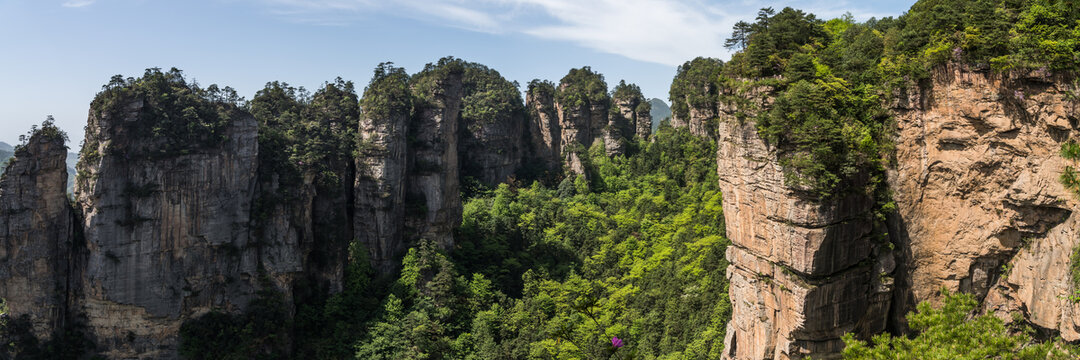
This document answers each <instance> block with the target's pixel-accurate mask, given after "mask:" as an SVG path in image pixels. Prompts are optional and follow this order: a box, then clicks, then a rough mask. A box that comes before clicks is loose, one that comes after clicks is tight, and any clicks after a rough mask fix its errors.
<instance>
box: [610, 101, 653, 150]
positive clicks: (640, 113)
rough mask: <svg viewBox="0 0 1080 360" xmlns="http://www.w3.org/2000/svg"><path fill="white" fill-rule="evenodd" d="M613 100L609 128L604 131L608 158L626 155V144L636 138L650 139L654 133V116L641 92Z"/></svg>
mask: <svg viewBox="0 0 1080 360" xmlns="http://www.w3.org/2000/svg"><path fill="white" fill-rule="evenodd" d="M618 95H620V94H616V97H615V98H613V99H612V109H611V111H610V115H609V117H608V126H607V128H605V129H604V131H605V133H604V147H605V149H606V150H607V154H608V156H614V155H622V154H625V153H626V143H627V141H630V140H631V139H633V138H634V137H635V136H637V137H640V138H642V139H648V138H649V134H651V133H652V115H650V114H649V108H648V107H649V105H648V102H647V101H646V100H645V97H643V96H641V93H640V92H637V93H635V94H632V95H630V96H626V97H622V98H620V97H618Z"/></svg>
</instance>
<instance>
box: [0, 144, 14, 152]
mask: <svg viewBox="0 0 1080 360" xmlns="http://www.w3.org/2000/svg"><path fill="white" fill-rule="evenodd" d="M0 151H7V152H15V147H14V146H11V144H8V143H6V142H3V141H0Z"/></svg>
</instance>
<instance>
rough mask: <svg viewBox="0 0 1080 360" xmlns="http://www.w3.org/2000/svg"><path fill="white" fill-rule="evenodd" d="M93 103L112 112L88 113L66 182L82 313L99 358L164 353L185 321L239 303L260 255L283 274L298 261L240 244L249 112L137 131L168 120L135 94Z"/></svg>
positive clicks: (170, 352) (250, 160) (247, 295)
mask: <svg viewBox="0 0 1080 360" xmlns="http://www.w3.org/2000/svg"><path fill="white" fill-rule="evenodd" d="M107 91H108V90H107ZM116 91H119V90H116ZM96 101H99V100H96ZM100 101H113V102H116V103H114V104H112V105H113V108H112V109H115V111H106V110H100V109H96V110H98V111H95V110H91V114H90V119H89V124H88V125H87V133H86V140H85V145H84V146H85V148H84V150H83V154H84V155H83V159H82V160H81V162H80V164H79V166H78V170H79V171H80V173H81V175H82V176H80V178H79V181H78V183H77V184H76V187H75V196H76V199H77V201H78V203H79V206H80V210H81V211H82V214H83V221H82V224H80V225H81V226H82V227H83V229H84V234H85V237H86V245H85V246H86V247H87V251H88V256H89V257H88V259H86V268H85V269H84V270H83V274H82V279H81V287H82V291H83V292H84V293H85V294H84V295H83V296H82V298H81V301H80V305H81V312H82V313H84V314H86V316H87V318H88V319H89V323H88V331H89V332H90V334H91V335H92V336H93V337H94V338H95V339H96V340H97V342H98V345H99V346H101V347H102V348H104V349H107V351H106V352H105V353H104V354H103V355H105V356H108V357H110V358H146V357H152V358H166V359H167V358H175V357H176V356H177V352H176V350H177V345H178V340H179V339H178V338H179V335H178V329H179V327H180V325H181V323H182V322H183V321H184V320H185V319H187V318H191V317H195V316H198V315H201V314H203V313H205V312H207V311H210V310H211V309H223V310H226V311H239V310H241V309H242V308H243V307H245V306H246V305H247V303H248V301H249V300H250V299H251V298H252V296H253V294H254V293H255V291H256V289H257V285H256V278H257V277H258V273H259V271H260V263H263V262H277V263H282V264H289V265H283V267H284V268H285V269H286V270H290V271H291V270H299V269H298V268H296V267H298V266H299V261H298V259H295V258H292V257H291V256H289V255H290V253H288V252H286V253H285V254H284V255H286V257H285V258H263V257H260V256H261V254H260V251H259V250H260V247H259V246H255V245H254V244H251V239H252V237H251V232H250V231H251V229H250V227H249V224H250V221H251V218H250V210H251V206H252V203H251V202H252V199H253V195H254V189H255V176H256V167H257V163H258V162H257V159H256V158H257V153H258V143H257V136H256V122H255V120H254V118H252V117H251V115H249V114H246V113H244V112H242V111H238V110H235V109H233V110H229V111H231V112H230V114H229V115H230V116H229V120H228V121H226V122H224V123H223V124H220V127H219V128H217V129H216V130H215V132H214V133H212V134H209V135H207V136H202V137H200V138H199V139H197V141H196V140H185V139H177V138H176V137H175V136H167V135H157V134H156V133H155V135H154V136H150V137H147V136H146V134H147V132H146V130H147V129H148V128H150V127H154V128H156V129H166V131H169V130H168V129H174V128H170V127H169V126H171V125H172V124H169V123H168V122H167V121H168V120H166V119H167V118H165V117H159V116H156V115H155V114H156V112H157V111H162V109H160V108H156V109H155V108H153V105H151V104H149V103H148V100H146V99H144V98H141V97H129V96H119V97H114V98H112V99H110V100H100ZM222 106H224V107H226V108H227V107H228V106H230V105H222ZM156 129H155V131H157V130H156ZM175 129H180V130H177V131H181V132H182V131H183V129H190V127H181V128H175ZM173 145H179V147H178V146H173ZM271 276H273V274H271Z"/></svg>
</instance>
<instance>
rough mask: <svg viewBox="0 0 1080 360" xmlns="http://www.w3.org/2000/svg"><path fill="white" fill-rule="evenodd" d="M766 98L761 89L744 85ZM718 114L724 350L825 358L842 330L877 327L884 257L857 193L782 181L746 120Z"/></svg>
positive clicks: (883, 307) (884, 303)
mask: <svg viewBox="0 0 1080 360" xmlns="http://www.w3.org/2000/svg"><path fill="white" fill-rule="evenodd" d="M746 96H747V98H748V99H753V100H754V101H759V102H760V104H758V108H762V107H767V106H768V101H769V96H770V95H769V93H768V91H767V90H765V89H757V90H755V92H753V93H752V94H746ZM728 110H731V111H729V112H724V113H722V114H721V115H722V117H721V120H720V122H719V126H718V129H717V132H716V133H717V135H718V138H719V142H718V147H717V171H718V174H719V180H720V189H721V191H722V192H723V194H724V198H723V206H724V219H725V224H726V229H727V232H728V233H727V236H728V238H729V239H731V242H732V245H731V246H730V247H729V248H728V253H727V258H728V260H729V261H730V262H731V265H730V266H729V267H728V278H729V280H730V281H731V283H730V298H731V299H732V303H733V304H732V305H733V306H732V319H731V322H730V323H729V324H728V331H727V336H726V339H725V354H724V356H725V358H729V359H799V358H803V357H806V356H813V357H814V358H815V359H827V358H832V357H835V356H837V354H838V352H839V351H840V350H841V349H843V341H842V340H841V337H842V336H843V335H844V334H845V333H847V332H854V333H856V334H859V335H862V336H868V335H871V334H875V333H878V332H880V331H882V330H884V329H885V325H886V324H885V319H886V317H887V316H886V315H887V313H888V310H889V304H890V300H891V296H892V293H891V291H892V288H891V285H892V284H891V278H890V277H889V275H890V273H891V272H892V270H893V266H894V264H895V263H894V260H893V255H892V253H891V252H890V251H889V250H888V247H887V246H885V245H886V244H885V243H884V242H883V241H882V240H881V239H882V238H883V232H884V230H883V229H882V228H881V227H880V226H877V225H876V222H875V221H874V217H873V216H872V208H871V207H872V204H873V201H871V199H870V198H869V196H867V195H865V194H862V193H858V192H855V193H848V194H841V195H837V196H836V197H835V198H831V199H825V200H823V199H820V198H816V197H814V196H811V195H809V194H807V193H805V192H803V191H800V190H797V189H792V188H789V187H788V186H786V185H785V183H784V173H783V169H782V168H781V167H780V165H779V163H778V161H777V153H778V152H780V151H783V150H781V149H777V148H776V147H775V146H773V145H769V144H767V143H766V142H765V141H764V140H763V139H762V138H761V137H759V136H758V133H757V129H756V127H755V126H754V124H753V123H752V122H750V121H743V120H741V119H737V118H736V117H735V115H734V114H735V113H736V111H735V109H733V108H729V109H728Z"/></svg>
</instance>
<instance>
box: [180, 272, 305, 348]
mask: <svg viewBox="0 0 1080 360" xmlns="http://www.w3.org/2000/svg"><path fill="white" fill-rule="evenodd" d="M261 282H262V287H263V289H262V290H259V291H258V293H257V294H256V298H255V299H253V300H252V301H251V303H249V304H248V306H247V308H246V311H245V312H244V313H243V314H226V313H221V312H216V311H215V312H210V313H208V314H205V315H203V316H201V317H199V318H196V319H193V320H189V321H185V322H184V324H183V325H182V326H181V327H180V338H181V339H182V341H181V342H180V350H179V353H180V356H182V357H184V358H185V359H207V360H209V359H221V360H231V359H237V360H239V359H256V358H257V359H284V358H286V357H285V355H284V354H287V353H288V343H287V342H286V341H285V340H286V339H288V333H287V331H288V326H289V324H288V322H287V320H286V319H287V318H288V310H289V309H288V308H287V307H286V306H285V302H284V298H283V297H282V295H281V294H280V293H278V292H277V291H275V290H273V285H272V284H270V283H269V280H268V279H266V278H264V279H263V280H262V281H261Z"/></svg>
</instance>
